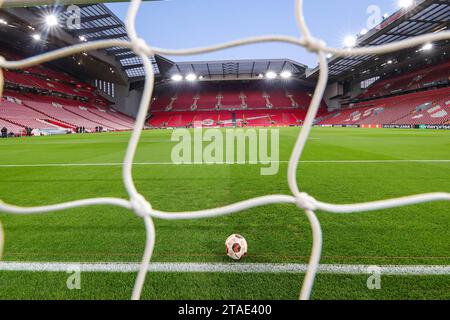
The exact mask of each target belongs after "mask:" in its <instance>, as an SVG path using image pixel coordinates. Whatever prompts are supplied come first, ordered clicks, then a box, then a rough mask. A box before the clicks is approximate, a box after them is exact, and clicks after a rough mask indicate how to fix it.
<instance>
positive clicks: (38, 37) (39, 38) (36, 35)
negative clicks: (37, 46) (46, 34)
mask: <svg viewBox="0 0 450 320" xmlns="http://www.w3.org/2000/svg"><path fill="white" fill-rule="evenodd" d="M31 37H32V38H33V40H35V41H39V40H41V35H40V34H39V33H35V34H33V35H31Z"/></svg>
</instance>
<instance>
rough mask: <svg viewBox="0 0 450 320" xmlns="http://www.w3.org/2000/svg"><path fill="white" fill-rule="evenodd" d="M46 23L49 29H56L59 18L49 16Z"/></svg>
mask: <svg viewBox="0 0 450 320" xmlns="http://www.w3.org/2000/svg"><path fill="white" fill-rule="evenodd" d="M45 23H46V24H47V26H49V27H55V26H57V25H58V17H57V16H55V15H54V14H49V15H48V16H46V17H45Z"/></svg>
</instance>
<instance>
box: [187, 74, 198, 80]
mask: <svg viewBox="0 0 450 320" xmlns="http://www.w3.org/2000/svg"><path fill="white" fill-rule="evenodd" d="M186 80H187V81H195V80H197V75H195V74H194V73H189V74H188V75H187V76H186Z"/></svg>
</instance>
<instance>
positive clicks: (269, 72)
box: [266, 71, 277, 79]
mask: <svg viewBox="0 0 450 320" xmlns="http://www.w3.org/2000/svg"><path fill="white" fill-rule="evenodd" d="M276 77H277V74H276V73H275V72H273V71H268V72H267V73H266V78H267V79H275V78H276Z"/></svg>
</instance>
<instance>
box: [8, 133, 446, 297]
mask: <svg viewBox="0 0 450 320" xmlns="http://www.w3.org/2000/svg"><path fill="white" fill-rule="evenodd" d="M298 130H299V129H297V128H286V129H280V142H281V146H280V160H288V159H289V156H290V152H291V150H292V147H293V145H294V143H295V140H296V137H297V134H298ZM170 134H171V131H145V132H144V133H143V136H142V139H141V142H140V145H139V150H138V153H137V156H136V159H135V161H136V162H148V163H161V162H168V161H170V153H171V148H172V147H173V145H174V144H173V143H171V142H170ZM128 138H129V133H114V134H91V135H70V136H52V137H36V138H28V139H0V155H1V156H0V199H1V200H3V201H5V202H8V203H12V204H17V205H23V206H35V205H45V204H51V203H58V202H61V201H69V200H77V199H82V198H91V197H123V198H126V192H125V189H124V187H123V184H122V177H121V167H120V166H118V165H117V166H61V167H52V166H47V167H42V166H38V167H30V166H22V167H21V166H5V165H9V164H12V165H20V164H24V165H30V164H62V163H64V164H72V163H74V164H76V163H83V164H87V163H121V162H122V160H123V156H124V152H125V148H126V146H127V142H128ZM310 138H311V139H310V140H309V142H308V145H307V147H306V149H305V153H304V155H303V157H302V160H310V161H311V160H450V132H448V131H428V130H423V131H421V130H388V129H372V130H370V129H345V128H339V129H338V128H335V129H333V128H315V129H313V131H312V134H311V136H310ZM286 173H287V163H284V162H282V163H280V171H279V173H278V174H277V175H274V176H261V175H260V166H259V165H191V166H189V165H182V166H174V165H164V164H154V165H136V166H135V167H134V170H133V175H134V179H135V182H136V185H137V188H138V190H140V192H141V193H142V194H143V195H145V196H146V197H147V198H148V199H149V200H150V201H151V203H152V206H153V207H154V208H156V209H160V210H165V211H180V210H198V209H205V208H211V207H216V206H221V205H226V204H231V203H234V202H236V201H239V200H245V199H249V198H253V197H258V196H263V195H268V194H290V192H289V189H288V186H287V177H286ZM298 179H299V184H300V186H301V188H302V190H305V191H307V192H308V193H309V194H311V195H313V196H314V197H316V198H317V199H319V200H322V201H328V202H333V203H355V202H361V201H370V200H380V199H385V198H391V197H398V196H405V195H410V194H416V193H426V192H436V191H445V192H450V162H449V161H442V162H396V161H394V162H377V163H364V162H357V163H355V162H339V163H332V162H306V163H302V164H300V166H299V171H298ZM318 217H319V219H320V221H321V223H322V227H323V233H324V246H323V258H322V260H321V262H322V263H325V264H369V265H412V264H418V265H427V264H432V265H450V232H449V228H450V204H449V203H445V202H437V203H429V204H422V205H417V206H410V207H402V208H397V209H391V210H383V211H377V212H370V213H360V214H350V215H335V214H330V213H324V212H318ZM0 221H1V222H2V224H3V226H4V229H5V235H6V239H5V240H6V243H5V250H4V256H3V260H4V261H26V262H32V261H38V262H138V261H140V259H141V254H142V251H143V246H144V238H145V234H144V226H143V223H142V221H141V220H140V219H138V218H137V217H136V216H135V215H134V214H133V213H132V212H129V211H127V210H124V209H120V208H116V207H109V206H100V207H88V208H81V209H74V210H68V211H64V212H58V213H51V214H45V215H33V216H13V215H6V214H1V213H0ZM155 224H156V229H157V239H156V246H155V252H154V256H153V261H158V262H230V261H229V259H227V257H226V256H225V254H224V243H223V242H224V240H225V239H226V237H227V236H228V235H229V234H231V233H241V234H243V235H244V236H245V237H246V239H247V241H248V243H249V256H248V257H247V258H246V260H245V262H248V263H263V262H264V263H283V262H286V263H305V262H307V259H308V257H309V252H310V245H311V231H310V227H309V224H308V221H307V219H306V217H305V216H304V214H303V212H301V210H299V209H298V208H296V207H295V206H290V205H273V206H267V207H261V208H256V209H252V210H248V211H246V212H242V213H237V214H234V215H232V216H227V217H221V218H215V219H207V220H197V221H161V220H155ZM67 277H68V275H67V274H66V273H41V272H16V271H14V272H3V271H0V299H20V298H26V299H128V298H129V297H130V295H131V290H132V285H133V281H134V278H135V274H131V273H129V274H128V273H86V274H82V288H81V290H68V289H67V288H66V279H67ZM302 277H303V275H302V274H293V275H290V274H273V273H266V274H218V273H198V274H192V273H155V274H149V275H148V279H147V282H146V286H145V289H144V292H143V298H144V299H227V298H229V299H297V297H298V292H299V287H300V284H301V281H302ZM366 280H367V276H366V275H333V274H319V275H318V277H317V282H316V286H315V288H314V292H313V298H314V299H340V298H343V299H450V277H449V276H382V289H381V290H368V289H367V287H366Z"/></svg>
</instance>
